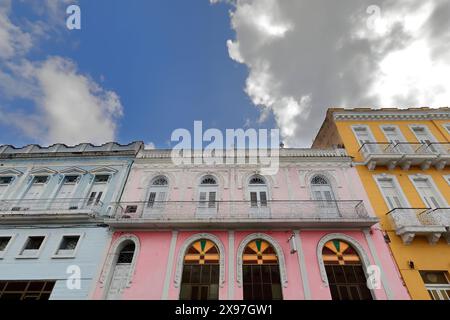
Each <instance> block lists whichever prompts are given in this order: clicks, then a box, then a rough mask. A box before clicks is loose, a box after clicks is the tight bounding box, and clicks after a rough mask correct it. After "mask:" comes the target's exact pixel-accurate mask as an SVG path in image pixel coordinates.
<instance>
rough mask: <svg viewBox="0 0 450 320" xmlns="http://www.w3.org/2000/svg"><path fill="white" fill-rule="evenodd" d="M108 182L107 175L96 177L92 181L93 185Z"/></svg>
mask: <svg viewBox="0 0 450 320" xmlns="http://www.w3.org/2000/svg"><path fill="white" fill-rule="evenodd" d="M108 180H109V175H108V174H101V175H96V176H95V179H94V183H106V182H108Z"/></svg>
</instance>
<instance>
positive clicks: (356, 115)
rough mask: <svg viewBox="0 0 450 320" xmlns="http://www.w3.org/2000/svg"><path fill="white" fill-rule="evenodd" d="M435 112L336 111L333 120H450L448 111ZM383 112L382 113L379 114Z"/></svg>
mask: <svg viewBox="0 0 450 320" xmlns="http://www.w3.org/2000/svg"><path fill="white" fill-rule="evenodd" d="M436 110H437V111H433V110H429V111H419V110H418V111H417V112H414V111H405V110H397V111H394V112H389V111H384V112H383V111H382V110H372V111H371V110H368V111H367V112H364V111H361V112H357V111H356V112H355V111H351V110H349V111H342V112H340V111H336V112H334V113H333V118H334V120H341V121H344V120H347V121H355V120H364V121H366V120H374V121H380V120H448V119H450V112H449V109H447V110H445V111H439V109H436ZM381 112H383V113H381Z"/></svg>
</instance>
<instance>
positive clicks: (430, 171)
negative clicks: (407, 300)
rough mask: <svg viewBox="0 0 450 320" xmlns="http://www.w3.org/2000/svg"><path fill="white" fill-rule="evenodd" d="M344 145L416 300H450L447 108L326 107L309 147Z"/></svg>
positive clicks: (449, 123)
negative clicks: (320, 123)
mask: <svg viewBox="0 0 450 320" xmlns="http://www.w3.org/2000/svg"><path fill="white" fill-rule="evenodd" d="M332 146H343V147H345V149H346V150H347V152H348V154H349V155H350V156H352V157H353V158H354V164H355V167H356V170H357V172H358V174H359V176H360V178H361V181H362V183H363V185H364V188H365V190H366V193H367V194H368V196H369V199H370V202H371V204H372V207H373V208H374V210H375V213H376V215H377V216H378V218H379V219H380V225H381V228H382V229H383V232H384V234H385V237H386V239H387V241H388V242H389V246H390V249H391V251H392V254H393V256H394V258H395V261H396V263H397V266H398V269H399V270H400V272H401V275H402V278H403V280H404V282H405V283H406V286H407V288H408V291H409V293H410V295H411V297H412V298H413V299H435V300H441V299H446V300H448V299H450V274H449V272H450V245H449V244H450V229H449V227H450V208H449V202H450V167H449V165H450V148H449V147H450V109H449V108H441V109H429V108H416V109H406V110H400V109H378V110H375V109H329V110H328V112H327V116H326V119H325V121H324V123H323V124H322V127H321V129H320V131H319V133H318V134H317V137H316V139H315V141H314V144H313V148H319V149H320V148H328V147H332Z"/></svg>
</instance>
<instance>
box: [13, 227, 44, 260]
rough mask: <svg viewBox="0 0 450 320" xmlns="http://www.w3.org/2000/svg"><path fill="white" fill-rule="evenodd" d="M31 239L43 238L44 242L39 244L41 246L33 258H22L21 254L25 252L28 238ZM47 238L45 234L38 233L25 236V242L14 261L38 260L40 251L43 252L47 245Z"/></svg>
mask: <svg viewBox="0 0 450 320" xmlns="http://www.w3.org/2000/svg"><path fill="white" fill-rule="evenodd" d="M32 237H44V240H42V243H41V245H40V247H39V249H38V250H37V252H36V254H35V255H33V256H24V255H22V253H23V252H24V251H25V246H26V245H27V244H28V240H29V239H30V238H32ZM48 237H49V235H47V234H39V233H36V234H29V235H27V237H26V239H25V242H24V243H23V244H22V247H21V249H20V251H19V253H18V254H17V256H16V259H39V257H40V255H41V253H42V250H43V248H44V246H45V244H46V243H47V239H48Z"/></svg>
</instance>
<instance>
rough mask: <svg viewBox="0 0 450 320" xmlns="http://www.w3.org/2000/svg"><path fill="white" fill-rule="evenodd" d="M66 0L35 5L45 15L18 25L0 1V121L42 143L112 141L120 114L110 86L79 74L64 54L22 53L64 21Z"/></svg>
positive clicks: (75, 66) (117, 99)
mask: <svg viewBox="0 0 450 320" xmlns="http://www.w3.org/2000/svg"><path fill="white" fill-rule="evenodd" d="M68 2H69V1H68V0H63V1H59V0H46V1H45V2H44V4H43V6H42V7H39V6H37V7H36V8H35V10H37V12H38V14H41V15H45V19H44V20H36V21H33V23H31V22H30V21H25V23H24V25H21V26H19V25H14V24H13V23H12V22H11V20H10V18H9V16H8V15H9V14H10V9H11V8H10V3H9V4H5V5H0V98H2V99H3V101H1V100H0V103H1V104H2V106H1V108H0V116H1V117H0V122H2V123H3V124H5V125H9V126H13V127H15V128H16V129H18V130H19V131H20V132H21V133H22V134H23V135H25V136H27V137H28V138H30V139H32V140H33V142H38V143H42V144H52V143H57V142H61V143H66V144H77V143H80V142H91V143H104V142H108V141H112V140H115V137H116V132H117V123H118V119H119V118H120V117H121V116H122V113H123V108H122V105H121V102H120V98H119V96H118V95H117V94H116V93H115V92H114V91H110V90H107V89H104V88H102V87H101V86H100V85H99V84H98V83H97V82H96V81H94V80H93V79H91V77H89V75H87V74H82V73H80V72H79V71H78V69H77V65H76V63H75V62H74V61H71V60H69V59H66V58H63V57H58V56H54V57H48V58H47V59H45V60H44V61H32V60H31V59H29V58H28V57H27V51H28V50H29V49H30V48H31V46H32V45H38V44H39V39H40V38H41V37H42V36H44V34H45V33H48V32H50V31H51V30H52V28H53V27H52V24H53V20H55V21H56V20H58V21H64V19H58V16H59V14H61V17H65V10H63V9H64V4H67V3H68ZM30 5H32V6H36V3H35V2H32V3H30ZM44 9H45V10H44ZM39 10H43V11H39ZM44 21H45V22H46V24H45V23H44ZM58 23H59V22H58ZM32 26H34V27H32ZM36 26H37V27H36ZM23 28H24V29H30V30H31V31H30V33H27V32H25V31H23ZM17 98H20V99H26V100H28V101H31V102H32V105H33V107H31V108H30V107H29V106H28V107H27V108H25V107H24V108H21V107H20V104H19V102H17V101H15V100H14V99H17ZM11 106H13V108H12V107H11ZM11 109H13V110H11Z"/></svg>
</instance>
